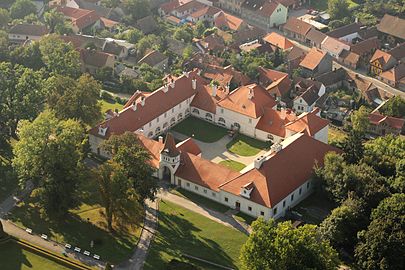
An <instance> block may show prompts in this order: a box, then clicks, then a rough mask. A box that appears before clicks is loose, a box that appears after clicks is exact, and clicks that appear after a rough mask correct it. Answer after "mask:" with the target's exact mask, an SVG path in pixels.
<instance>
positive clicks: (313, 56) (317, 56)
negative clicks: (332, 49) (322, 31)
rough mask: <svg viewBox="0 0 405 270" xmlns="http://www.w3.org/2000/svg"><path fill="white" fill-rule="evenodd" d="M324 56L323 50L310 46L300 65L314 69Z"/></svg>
mask: <svg viewBox="0 0 405 270" xmlns="http://www.w3.org/2000/svg"><path fill="white" fill-rule="evenodd" d="M325 56H326V53H325V52H323V51H321V50H318V49H317V48H312V49H311V50H310V51H309V52H308V54H307V55H306V56H305V57H304V59H303V60H302V61H301V63H300V66H301V67H304V68H307V69H309V70H314V69H315V68H316V67H317V66H318V65H319V63H321V61H322V59H323V58H324V57H325Z"/></svg>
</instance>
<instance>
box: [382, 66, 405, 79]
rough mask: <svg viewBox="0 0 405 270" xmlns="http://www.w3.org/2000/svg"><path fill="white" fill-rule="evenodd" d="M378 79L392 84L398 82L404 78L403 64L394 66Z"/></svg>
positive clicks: (404, 69)
mask: <svg viewBox="0 0 405 270" xmlns="http://www.w3.org/2000/svg"><path fill="white" fill-rule="evenodd" d="M380 77H381V78H384V79H386V80H389V81H392V82H399V81H400V80H401V79H402V78H404V77H405V64H399V65H396V66H395V67H393V68H391V69H390V70H387V71H384V72H382V73H381V74H380Z"/></svg>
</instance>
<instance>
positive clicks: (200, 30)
mask: <svg viewBox="0 0 405 270" xmlns="http://www.w3.org/2000/svg"><path fill="white" fill-rule="evenodd" d="M205 29H207V26H206V25H205V21H198V22H197V23H196V24H195V27H194V36H195V37H201V36H202V35H203V34H204V31H205Z"/></svg>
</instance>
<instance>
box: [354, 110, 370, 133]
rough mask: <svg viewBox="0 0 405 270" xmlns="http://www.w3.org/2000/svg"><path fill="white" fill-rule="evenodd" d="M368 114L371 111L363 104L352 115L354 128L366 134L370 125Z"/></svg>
mask: <svg viewBox="0 0 405 270" xmlns="http://www.w3.org/2000/svg"><path fill="white" fill-rule="evenodd" d="M368 116H369V112H368V110H367V108H366V107H364V106H361V107H360V108H359V109H358V110H357V111H354V112H353V113H352V115H351V116H350V120H351V122H352V128H353V130H354V131H356V132H359V134H365V133H366V132H367V131H368V128H369V126H370V120H369V119H368Z"/></svg>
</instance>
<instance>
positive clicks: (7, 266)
mask: <svg viewBox="0 0 405 270" xmlns="http://www.w3.org/2000/svg"><path fill="white" fill-rule="evenodd" d="M0 266H1V267H0V268H1V269H2V270H28V269H31V270H42V269H46V270H65V269H70V268H67V267H64V266H62V265H60V264H58V263H56V262H54V261H51V260H49V259H47V258H44V257H42V256H40V255H37V254H34V253H32V252H30V251H28V250H25V249H23V248H21V247H20V246H19V245H18V244H17V243H15V242H12V241H9V242H7V243H3V244H0Z"/></svg>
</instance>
